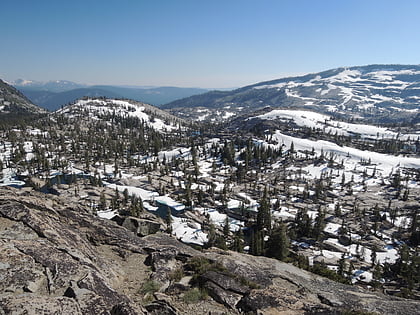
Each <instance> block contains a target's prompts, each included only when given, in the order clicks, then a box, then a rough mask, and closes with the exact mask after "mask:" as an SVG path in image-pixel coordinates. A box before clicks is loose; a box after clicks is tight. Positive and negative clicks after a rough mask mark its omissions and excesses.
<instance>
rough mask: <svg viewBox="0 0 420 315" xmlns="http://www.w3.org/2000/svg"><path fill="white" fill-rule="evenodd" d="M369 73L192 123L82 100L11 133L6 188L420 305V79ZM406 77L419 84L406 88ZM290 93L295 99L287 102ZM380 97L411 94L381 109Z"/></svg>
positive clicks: (281, 84)
mask: <svg viewBox="0 0 420 315" xmlns="http://www.w3.org/2000/svg"><path fill="white" fill-rule="evenodd" d="M376 67H377V66H376ZM371 68H374V69H373V70H372V69H371ZM371 68H365V69H356V70H355V69H352V70H344V71H342V72H339V71H338V70H336V71H332V70H331V71H330V72H325V73H321V74H320V75H319V76H316V75H313V76H311V75H310V76H308V77H305V78H306V79H307V81H303V79H302V78H301V79H300V80H301V82H297V81H296V80H294V81H293V82H294V83H293V82H292V81H285V80H279V81H273V82H269V83H261V84H257V85H255V86H252V87H250V88H248V87H245V88H242V89H239V90H238V91H237V92H238V93H239V92H240V93H245V92H246V93H250V92H249V91H252V93H262V92H263V91H266V90H267V94H264V95H265V96H267V95H268V96H267V97H268V98H270V99H271V101H270V102H268V101H261V103H259V104H260V105H258V106H255V104H254V103H253V102H254V101H255V100H254V99H250V100H249V101H247V100H245V99H242V101H243V102H241V101H240V98H237V97H239V96H238V95H236V96H232V97H233V98H232V99H230V100H229V102H231V104H230V103H229V104H230V105H227V104H228V103H226V102H228V101H227V100H228V99H229V97H227V96H226V97H227V98H226V99H224V100H223V102H222V101H220V100H219V101H220V102H219V101H215V103H212V105H208V106H207V105H206V106H200V103H199V102H197V103H196V104H197V106H198V107H197V108H195V107H194V106H190V107H188V106H187V107H188V109H187V110H185V111H184V110H183V109H182V108H183V107H173V106H172V105H167V106H163V108H171V109H170V110H168V111H166V110H163V109H161V108H158V107H154V106H151V105H148V104H145V103H142V102H138V101H132V100H128V99H113V98H106V97H98V98H96V97H95V98H92V97H84V98H81V99H77V100H75V101H74V102H73V103H71V104H69V105H67V106H64V107H62V108H61V109H59V110H57V111H55V112H52V113H43V115H42V116H41V117H38V116H37V117H34V118H33V119H30V120H29V121H26V120H25V121H23V122H19V123H14V122H13V123H10V124H7V123H5V121H4V123H2V124H1V130H0V186H9V187H14V189H16V190H18V191H23V192H26V193H28V194H29V193H31V192H37V193H38V192H41V193H43V194H44V195H45V197H46V199H48V198H49V196H55V197H59V198H61V200H64V201H65V202H64V203H65V204H67V205H80V206H81V207H84V209H86V211H88V212H89V215H94V216H96V217H97V218H98V220H102V219H107V220H111V221H115V222H116V223H117V224H118V225H122V226H124V227H125V228H127V229H128V230H131V231H132V232H134V233H135V234H137V235H138V236H140V237H145V236H147V235H150V234H154V233H156V232H157V233H158V234H159V233H166V234H167V235H169V236H168V237H170V238H174V239H178V240H179V241H180V242H182V243H184V244H188V245H190V246H192V247H193V248H195V249H196V250H199V251H205V250H209V249H210V250H216V248H218V249H219V250H222V251H227V250H229V251H235V252H239V253H247V254H250V255H253V256H266V257H270V258H275V259H277V260H281V261H284V262H287V263H289V264H293V265H295V266H297V267H299V268H301V269H305V270H308V271H310V272H312V273H315V274H318V275H321V276H324V277H327V278H330V279H332V280H334V281H336V282H341V283H344V284H348V285H352V286H354V287H358V288H359V287H360V288H363V289H367V290H370V291H376V292H382V293H383V294H387V295H389V296H392V297H393V298H394V297H402V298H409V299H413V300H418V299H419V298H420V293H419V290H420V287H419V279H420V274H419V270H420V268H419V267H420V266H419V264H420V261H419V252H418V249H419V242H420V225H419V224H420V217H419V213H418V211H419V205H420V155H419V154H420V127H419V125H418V123H416V120H415V119H417V118H416V117H417V116H418V104H417V103H416V102H415V97H416V96H415V95H412V93H411V92H412V91H414V90H415V89H416V86H417V85H418V80H417V81H416V80H415V78H417V77H418V73H417V72H413V71H412V70H410V69H411V68H410V67H408V66H407V68H410V69H399V68H398V69H396V70H395V72H394V73H391V72H390V71H391V70H390V69H389V67H385V69H382V70H380V69H376V68H375V66H372V67H371ZM340 71H341V70H340ZM357 71H359V72H358V73H356V72H357ZM368 71H374V72H375V74H371V73H370V72H368ZM410 71H411V72H410ZM416 71H417V70H416ZM366 73H367V74H366ZM369 73H370V74H369ZM406 76H409V78H410V80H411V81H410V83H409V84H408V83H407V84H405V83H401V82H400V81H398V80H396V78H397V79H398V78H400V79H401V80H402V79H403V78H406ZM361 80H362V81H363V80H364V81H365V82H364V84H369V85H371V86H370V87H369V88H370V90H369V91H368V92H366V91H365V92H364V93H365V95H368V94H369V95H370V96H369V97H370V98H369V100H366V99H364V97H367V96H363V97H362V96H361V95H360V94H358V92H357V91H361V90H363V89H362V88H361V87H360V84H361ZM332 81H334V82H332ZM291 82H292V83H291ZM308 82H309V83H308ZM331 84H335V85H334V87H333V86H331ZM345 84H350V85H352V88H353V90H352V92H348V93H347V94H346V93H344V92H343V91H344V90H345V89H346V88H345V87H344V85H345ZM320 86H323V88H321V87H320ZM365 88H366V86H365ZM279 89H287V91H286V92H285V91H283V90H282V91H280V92H281V93H283V94H284V93H286V94H287V95H286V96H287V98H284V99H283V98H282V99H276V100H277V101H276V102H277V103H275V102H274V101H273V100H274V98H273V97H274V96H273V95H271V93H274V91H277V92H278V91H279ZM380 89H381V91H385V90H386V93H388V94H389V95H391V94H390V93H391V92H390V91H391V90H393V91H394V92H395V93H396V94H398V96H395V95H394V96H389V99H386V100H385V99H384V97H382V98H381V97H377V96H375V95H377V94H375V93H376V92H377V90H380ZM400 89H402V90H404V91H403V92H401V93H400V92H399V90H400ZM268 90H269V91H268ZM337 90H340V91H341V92H339V91H337ZM308 91H310V92H308ZM314 91H316V93H318V92H319V93H320V95H322V96H325V97H327V96H328V97H329V98H328V99H326V98H324V97H318V96H317V95H314V94H313V93H315V92H314ZM355 91H356V92H355ZM375 91H376V92H375ZM410 91H411V92H410ZM277 92H276V93H277ZM209 93H212V92H209ZM231 93H232V92H220V94H229V95H231ZM246 93H245V94H246ZM296 93H300V94H299V96H298V95H297V94H296ZM305 93H307V94H305ZM343 93H344V94H345V95H344V94H343ZM378 93H379V92H378ZM384 93H385V92H384ZM410 93H411V94H410ZM413 93H414V92H413ZM245 94H241V95H242V96H241V97H242V98H245V96H244V95H245ZM350 94H352V95H350ZM401 94H404V95H406V97H407V98H410V100H411V101H410V102H409V103H407V102H406V101H405V100H402V99H400V96H401ZM203 95H206V94H203ZM203 95H202V96H201V97H204V96H203ZM252 95H254V94H252ZM270 95H271V96H270ZM219 96H220V95H219ZM197 97H200V96H197ZM197 97H195V96H193V97H192V98H189V99H186V100H185V99H184V100H179V101H176V102H177V104H179V103H180V102H184V104H189V102H192V101H193V100H194V98H197ZM209 97H210V96H209ZM258 97H260V96H258ZM268 98H267V99H268ZM291 98H293V99H299V102H304V104H303V103H302V104H300V103H296V102H293V103H290V102H289V101H290V99H291ZM309 98H311V100H309ZM342 98H345V100H343V99H342ZM391 98H392V99H391ZM267 99H266V100H267ZM315 99H316V101H313V100H315ZM333 99H334V101H333ZM283 101H284V104H283V103H282V102H283ZM334 102H340V104H341V105H340V106H338V105H337V104H336V103H334ZM387 102H389V104H388V103H387ZM274 103H275V104H274ZM327 103H328V106H327V105H325V104H327ZM385 103H387V104H388V105H387V106H385V105H386V104H385ZM397 103H398V104H400V105H398V104H397ZM203 104H204V103H203ZM362 104H364V105H362ZM279 105H281V106H279ZM239 107H243V109H244V110H241V109H238V108H239ZM396 107H398V109H396ZM231 112H232V114H229V113H231ZM205 113H209V116H205ZM175 114H178V115H175ZM203 115H204V116H203ZM404 117H409V118H407V120H404V121H403V118H404ZM388 118H389V119H388ZM55 197H54V198H55ZM101 218H102V219H101ZM127 233H128V231H127ZM171 236H172V237H171ZM168 294H169V293H168ZM137 298H139V297H137ZM137 298H136V299H137ZM216 300H217V299H216ZM222 304H223V303H222ZM225 305H226V303H225ZM235 305H236V304H234V306H233V308H232V307H231V309H234V310H235ZM238 305H239V304H238Z"/></svg>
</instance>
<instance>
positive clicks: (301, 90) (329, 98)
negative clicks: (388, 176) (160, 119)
mask: <svg viewBox="0 0 420 315" xmlns="http://www.w3.org/2000/svg"><path fill="white" fill-rule="evenodd" d="M419 105H420V66H419V65H370V66H361V67H350V68H337V69H333V70H328V71H324V72H320V73H315V74H308V75H305V76H300V77H290V78H282V79H278V80H273V81H268V82H261V83H258V84H254V85H250V86H246V87H243V88H240V89H237V90H234V91H230V92H219V91H216V92H209V93H206V94H202V95H198V96H192V97H190V98H186V99H183V100H178V101H175V102H172V103H170V104H167V105H166V106H165V107H166V108H171V109H176V110H178V111H179V110H180V109H182V113H184V115H185V116H188V117H195V118H198V117H199V116H200V115H201V116H202V115H203V112H204V109H206V110H207V112H206V114H207V116H206V119H211V118H213V119H218V120H221V119H223V118H224V117H225V116H226V115H225V113H232V112H233V113H235V114H241V113H242V114H243V113H249V112H252V111H255V110H257V109H261V108H264V107H267V106H271V107H282V108H287V107H301V108H305V109H312V110H316V111H319V112H322V113H329V114H333V115H336V116H340V117H342V118H361V119H367V120H369V121H372V122H398V123H401V122H402V121H405V122H409V123H411V122H412V123H418V122H419V121H420V120H419V117H420V111H419V108H420V106H419ZM193 109H195V110H193ZM197 109H199V110H200V112H199V111H198V110H197ZM216 113H217V114H216ZM228 117H230V115H228Z"/></svg>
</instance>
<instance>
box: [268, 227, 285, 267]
mask: <svg viewBox="0 0 420 315" xmlns="http://www.w3.org/2000/svg"><path fill="white" fill-rule="evenodd" d="M286 230H287V228H286V224H284V223H283V222H281V223H280V224H279V225H278V226H276V227H275V228H273V230H272V232H271V235H270V238H269V239H268V242H267V256H269V257H273V258H276V259H279V260H284V259H285V258H286V257H287V256H288V254H289V245H290V240H289V238H288V236H287V233H286Z"/></svg>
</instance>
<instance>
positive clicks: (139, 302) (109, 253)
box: [0, 188, 420, 315]
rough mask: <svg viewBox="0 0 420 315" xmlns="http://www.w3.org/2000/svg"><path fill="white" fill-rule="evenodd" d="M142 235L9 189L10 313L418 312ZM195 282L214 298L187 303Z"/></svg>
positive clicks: (280, 267)
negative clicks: (152, 291)
mask: <svg viewBox="0 0 420 315" xmlns="http://www.w3.org/2000/svg"><path fill="white" fill-rule="evenodd" d="M46 197H47V198H46ZM136 234H137V231H136V233H133V232H131V231H129V230H127V229H126V228H124V227H122V226H119V225H118V224H117V223H115V222H113V221H110V220H106V219H101V218H98V217H95V216H93V215H91V214H90V213H89V212H88V211H87V210H86V209H84V208H83V207H81V206H72V207H68V206H67V205H66V201H65V200H61V199H60V197H53V196H49V195H44V194H39V193H34V192H25V191H23V190H14V189H11V188H1V189H0V314H118V315H128V314H163V313H167V314H191V313H197V314H208V313H209V311H211V312H212V314H222V313H230V314H238V313H239V312H240V311H243V312H251V314H252V313H254V314H256V313H257V312H259V314H281V313H287V314H302V313H311V314H316V313H334V312H336V313H339V312H340V311H341V310H352V309H356V310H364V311H369V312H377V313H379V314H415V313H416V312H418V310H419V308H420V302H417V301H409V300H403V299H397V298H392V297H388V296H383V295H380V294H377V293H373V292H368V291H365V290H362V289H359V288H357V287H351V286H346V285H342V284H338V283H335V282H332V281H330V280H327V279H324V278H322V277H319V276H315V275H313V274H310V273H308V272H305V271H302V270H300V269H298V268H296V267H294V266H291V265H289V264H285V263H282V262H279V261H277V260H273V259H269V258H264V257H255V256H249V255H245V254H239V253H235V252H223V251H220V250H215V249H211V250H208V251H204V252H201V251H197V250H194V249H192V248H191V247H188V246H187V245H184V244H182V243H180V242H178V241H177V240H176V239H174V238H172V237H170V236H168V235H166V234H161V233H157V234H152V235H148V236H146V237H138V236H137V235H136ZM178 273H179V277H178V276H177V274H178ZM185 279H192V280H191V281H190V282H188V280H187V281H186V280H185ZM152 282H153V283H157V284H158V290H159V291H160V292H162V293H156V294H154V295H152V301H151V300H150V299H149V300H148V299H146V298H144V296H146V295H147V294H150V292H149V293H146V295H145V292H142V291H146V289H145V288H146V287H147V286H146V284H150V283H152ZM192 285H199V286H200V287H202V288H205V289H207V291H208V294H209V296H210V297H211V298H208V299H207V300H206V299H204V300H203V299H202V300H200V301H198V302H197V301H194V303H193V302H191V301H190V302H186V299H185V298H184V299H183V296H184V295H185V296H187V293H188V290H191V286H192ZM142 288H143V289H142ZM174 288H176V290H175V289H174ZM164 293H166V294H164ZM149 296H150V295H149ZM153 299H154V300H153Z"/></svg>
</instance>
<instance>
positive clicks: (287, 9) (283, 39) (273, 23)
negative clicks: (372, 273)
mask: <svg viewBox="0 0 420 315" xmlns="http://www.w3.org/2000/svg"><path fill="white" fill-rule="evenodd" d="M419 12H420V1H417V0H412V1H411V0H400V1H388V0H381V1H377V0H363V1H358V0H347V1H345V0H317V1H316V0H294V1H288V0H285V1H281V0H255V1H248V0H230V1H229V0H224V1H219V0H212V1H202V0H150V1H142V0H137V1H136V0H133V1H129V0H119V1H117V0H115V1H106V0H102V1H97V0H72V1H59V0H55V1H50V0H39V1H33V0H16V1H2V4H1V6H0V27H1V30H2V32H1V34H2V35H1V40H0V78H2V79H5V80H9V81H11V80H15V79H18V78H24V79H32V80H39V81H48V80H59V79H65V80H71V81H75V82H80V83H87V84H121V85H123V84H126V85H127V84H129V85H172V86H190V87H192V86H193V87H205V88H221V87H239V86H243V85H246V84H251V83H256V82H259V81H265V80H270V79H275V78H279V77H283V76H289V75H297V74H304V73H309V72H318V71H322V70H327V69H330V68H335V67H340V66H353V65H366V64H372V63H387V64H389V63H398V64H419V63H420V62H419V57H420V18H419V17H418V14H419Z"/></svg>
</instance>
